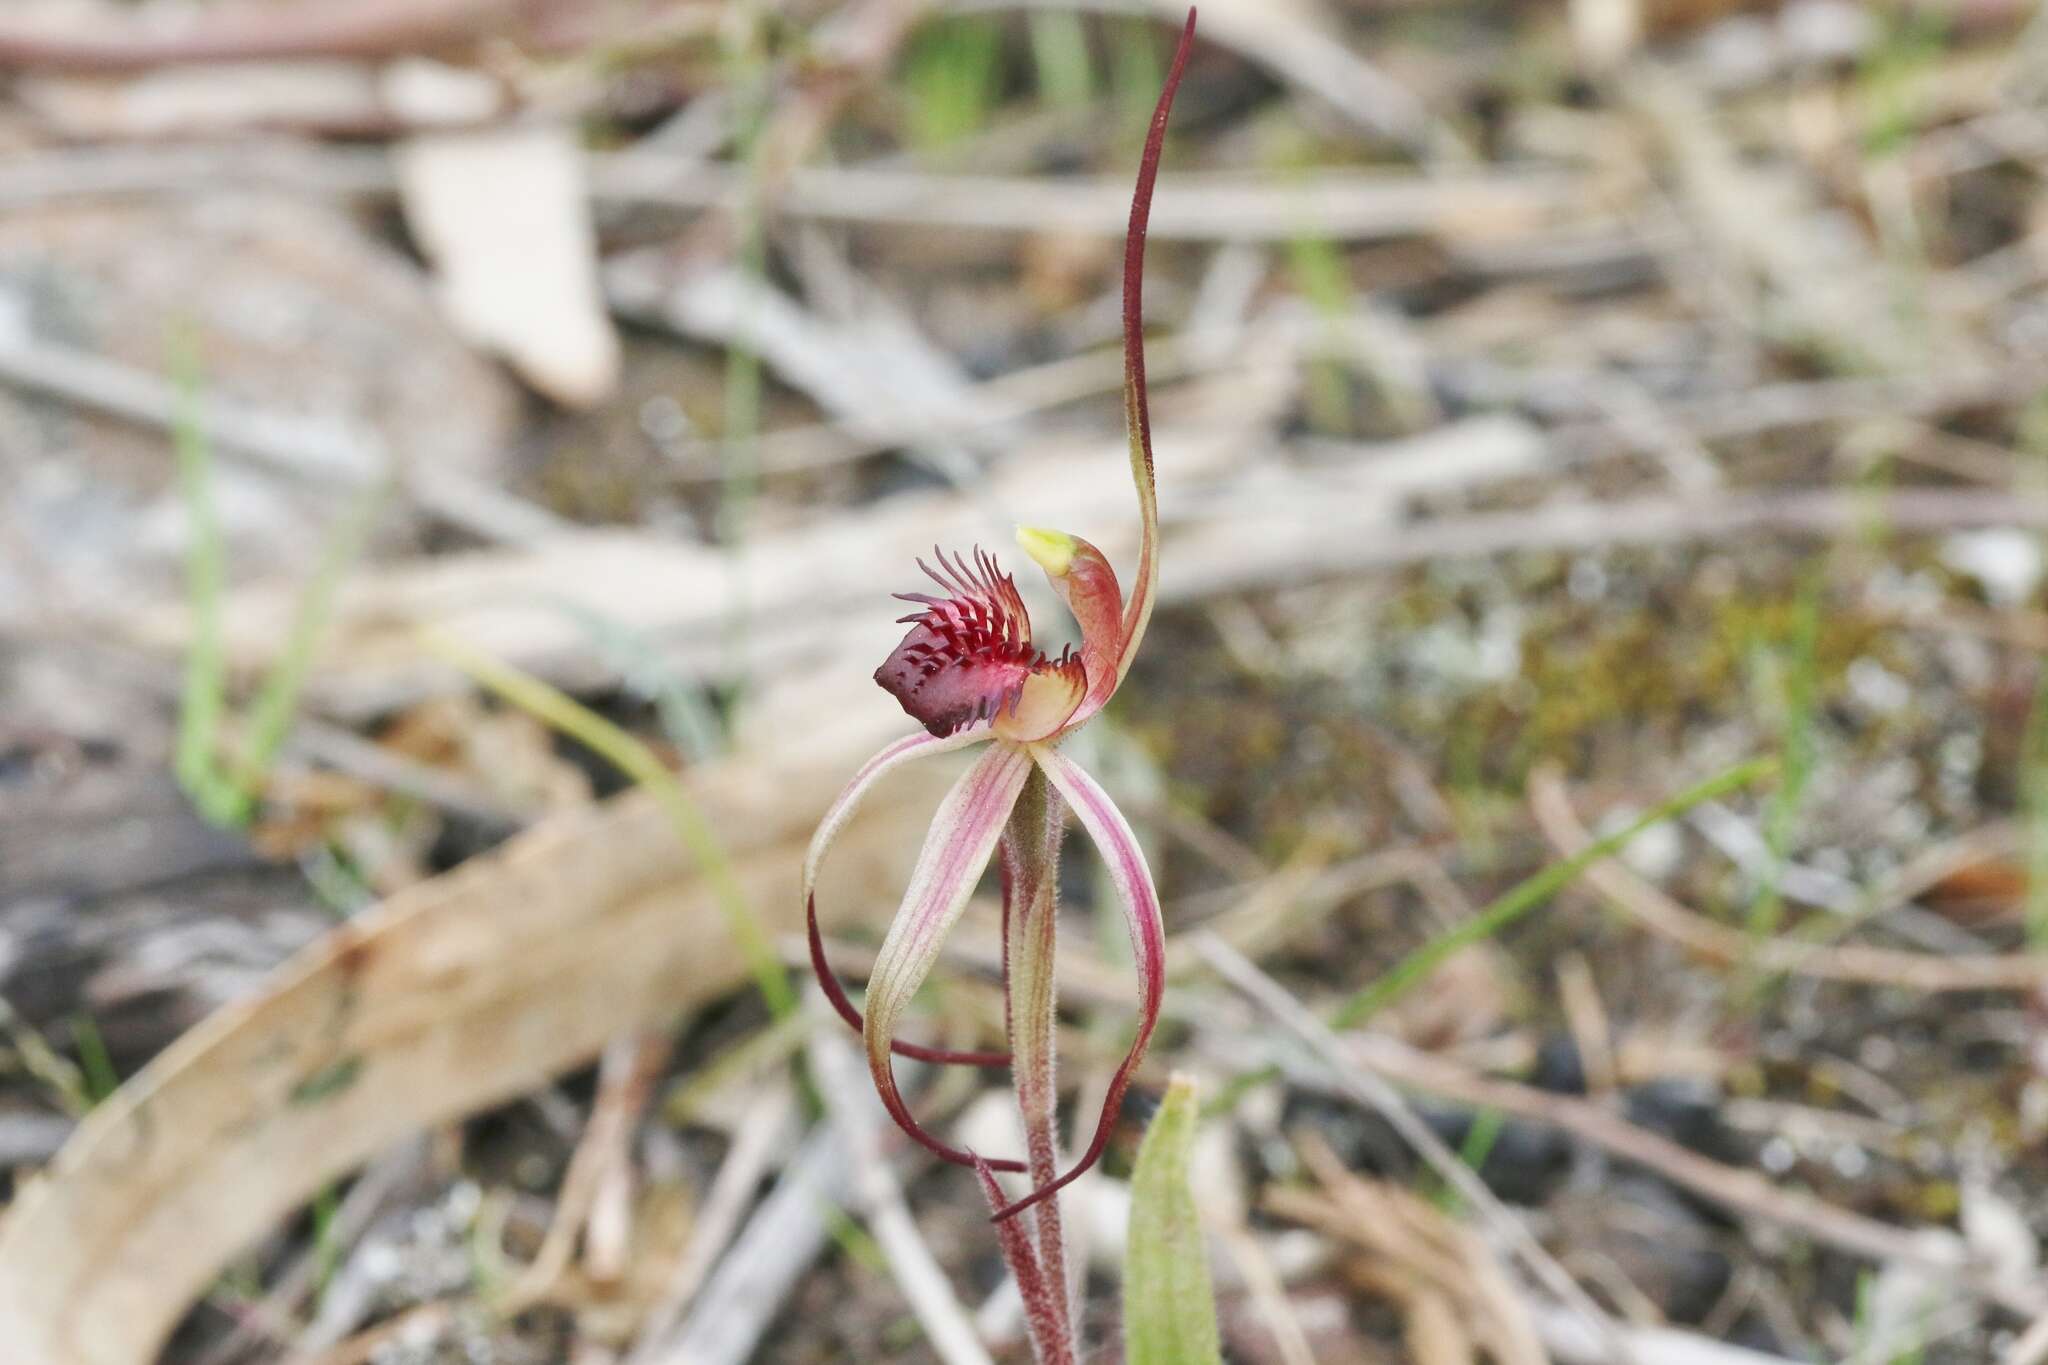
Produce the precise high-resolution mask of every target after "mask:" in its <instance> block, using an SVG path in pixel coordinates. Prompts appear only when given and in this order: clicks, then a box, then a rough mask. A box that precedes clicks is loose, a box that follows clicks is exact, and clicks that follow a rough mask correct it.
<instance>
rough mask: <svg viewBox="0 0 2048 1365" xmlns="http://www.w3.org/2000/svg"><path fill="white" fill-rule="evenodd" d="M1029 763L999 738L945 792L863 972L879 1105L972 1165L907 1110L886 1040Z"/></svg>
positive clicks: (933, 957) (975, 875)
mask: <svg viewBox="0 0 2048 1365" xmlns="http://www.w3.org/2000/svg"><path fill="white" fill-rule="evenodd" d="M1031 762H1032V760H1031V755H1030V754H1028V753H1026V752H1025V751H1024V750H1023V749H1022V748H1020V747H1018V746H1017V745H1014V744H1009V743H1005V742H1001V741H999V742H997V743H996V744H994V745H992V746H991V747H990V748H989V749H988V751H987V752H986V753H984V754H982V755H981V757H980V758H977V759H976V760H975V761H974V766H973V767H971V768H969V769H968V770H967V771H966V772H965V773H964V774H962V776H961V778H960V780H959V781H958V782H956V783H954V784H953V789H952V790H951V791H949V792H947V793H946V796H945V799H944V800H943V801H941V802H940V803H939V809H938V811H937V812H936V813H935V814H934V815H933V816H932V824H931V829H930V830H929V831H928V832H927V833H926V835H925V841H924V847H923V849H921V850H920V851H919V853H918V855H917V866H916V868H915V869H914V870H913V871H912V872H911V874H910V885H909V887H908V888H907V889H906V890H905V891H904V893H903V904H902V906H901V908H900V909H898V910H897V912H896V918H895V919H894V920H893V921H892V922H891V923H890V925H889V933H888V936H887V937H886V938H884V939H883V940H882V950H881V952H880V953H879V954H877V955H876V958H875V969H874V971H873V972H872V973H871V974H870V975H869V977H868V1009H867V1018H866V1020H865V1021H864V1024H863V1028H862V1030H861V1036H862V1037H863V1038H864V1039H865V1040H866V1043H867V1054H868V1070H869V1071H870V1072H871V1073H872V1074H873V1076H874V1079H875V1089H876V1091H877V1092H878V1093H879V1094H880V1096H881V1100H882V1105H883V1107H884V1108H886V1109H887V1110H888V1111H889V1114H890V1117H892V1118H894V1119H895V1120H896V1123H897V1125H898V1126H899V1127H901V1128H902V1129H903V1131H904V1132H905V1133H907V1134H908V1135H909V1136H910V1137H911V1138H913V1139H914V1140H916V1141H917V1142H918V1143H919V1144H920V1145H921V1146H923V1147H925V1148H926V1149H927V1150H929V1151H930V1152H932V1153H933V1154H934V1155H935V1156H938V1157H941V1158H942V1159H944V1160H946V1161H950V1162H953V1163H954V1164H956V1165H960V1166H972V1165H975V1164H976V1163H977V1162H978V1161H979V1160H980V1158H978V1157H976V1156H975V1155H974V1154H973V1153H972V1152H967V1151H963V1150H962V1149H960V1148H957V1147H953V1146H951V1145H949V1144H947V1143H945V1142H942V1141H941V1140H940V1139H939V1138H937V1137H936V1136H934V1135H933V1134H931V1133H930V1132H928V1131H926V1130H925V1128H924V1127H923V1126H922V1125H921V1124H919V1123H918V1121H917V1120H916V1118H915V1117H913V1116H912V1114H911V1112H910V1108H909V1106H908V1105H906V1104H905V1103H904V1101H903V1095H902V1092H901V1091H900V1090H899V1089H898V1088H897V1085H896V1072H895V1068H894V1067H893V1066H892V1065H891V1063H890V1045H891V1043H892V1042H893V1041H894V1039H895V1036H896V1026H897V1024H898V1023H899V1022H900V1021H901V1019H902V1017H903V1012H904V1010H905V1009H906V1008H907V1007H908V1006H909V1004H910V999H911V997H912V996H913V995H915V994H916V993H917V989H918V987H920V986H922V985H923V984H924V980H925V978H926V977H927V976H929V975H930V974H931V970H932V967H933V965H934V964H936V963H937V961H938V959H939V952H940V950H941V949H942V948H943V947H944V946H945V940H946V935H947V933H948V932H949V931H950V930H951V929H952V927H953V925H954V924H955V923H956V922H957V921H958V920H959V918H960V913H961V911H963V910H965V909H966V908H967V899H968V897H969V896H971V895H972V894H973V893H974V884H975V882H976V881H978V880H979V879H980V877H981V873H982V869H983V868H985V867H987V866H988V860H989V856H990V855H991V854H992V853H994V851H995V846H996V840H997V839H998V838H999V837H1000V836H1001V835H1002V832H1003V825H1004V824H1005V822H1007V821H1008V820H1009V818H1010V808H1011V807H1012V806H1014V805H1015V804H1016V802H1017V796H1018V793H1020V792H1022V791H1023V789H1024V780H1025V778H1026V777H1028V776H1029V775H1030V773H1031ZM988 1164H989V1165H991V1166H993V1167H995V1168H996V1169H997V1170H1022V1169H1024V1167H1023V1166H1022V1165H1021V1164H1019V1163H1015V1162H996V1161H992V1162H990V1163H988Z"/></svg>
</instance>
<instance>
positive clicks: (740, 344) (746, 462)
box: [716, 4, 770, 701]
mask: <svg viewBox="0 0 2048 1365" xmlns="http://www.w3.org/2000/svg"><path fill="white" fill-rule="evenodd" d="M741 8H742V12H741V13H740V14H739V16H738V20H737V22H736V23H734V24H732V25H731V26H730V28H729V32H730V33H731V35H732V40H731V42H730V43H729V45H728V46H727V48H726V53H725V68H726V76H727V81H728V84H729V86H730V88H731V90H732V91H733V120H734V124H735V128H736V145H737V153H738V156H739V159H740V162H741V164H742V166H743V167H744V168H745V174H744V176H743V177H742V182H741V192H740V201H739V204H738V206H737V207H736V208H735V209H734V210H733V231H734V234H735V236H736V237H737V239H738V251H737V257H738V261H739V271H740V277H741V279H742V281H743V282H744V283H745V284H747V285H750V286H751V285H754V284H757V283H759V282H760V281H761V280H762V278H763V277H764V276H765V275H766V273H767V239H766V237H765V236H764V235H763V232H762V227H761V183H762V174H763V165H762V157H763V154H764V151H765V145H764V139H763V138H762V136H761V134H762V131H763V129H764V127H765V126H766V123H767V117H768V102H769V93H770V92H769V73H768V58H767V54H766V53H765V52H764V51H763V49H762V40H761V23H762V15H761V12H760V6H759V5H758V4H747V5H744V6H742V7H741ZM751 298H752V291H751V290H746V291H743V293H742V302H741V304H740V311H741V316H740V318H739V323H738V326H736V327H735V328H734V329H733V337H732V340H731V341H730V342H729V343H728V344H727V346H726V352H725V394H724V413H723V420H722V423H721V426H720V432H719V435H720V440H719V452H720V453H719V458H720V461H721V475H722V477H721V478H720V480H719V486H718V510H717V513H716V524H717V530H718V539H719V543H720V544H721V545H722V546H724V548H725V551H726V556H727V559H728V562H729V563H730V565H731V569H732V580H731V581H732V593H731V600H730V601H729V602H728V603H727V612H726V624H725V637H726V643H727V647H728V648H729V649H730V651H731V654H732V672H731V677H732V684H731V697H732V699H733V700H735V701H737V699H738V698H739V697H740V696H741V695H743V694H744V693H745V691H746V687H747V678H748V670H747V667H746V657H747V627H748V624H749V621H750V619H751V614H750V613H749V611H748V610H747V602H748V583H747V577H746V572H745V570H746V544H747V537H748V534H749V533H750V531H751V529H752V525H753V512H754V502H755V499H756V497H757V496H758V494H759V491H760V483H761V471H760V449H759V440H760V433H761V394H762V382H761V356H760V353H759V352H758V351H757V350H755V349H754V344H753V342H752V341H751V340H750V339H749V338H750V336H751V335H752V323H753V318H752V313H753V311H754V308H753V305H752V303H751V302H748V301H747V300H750V299H751Z"/></svg>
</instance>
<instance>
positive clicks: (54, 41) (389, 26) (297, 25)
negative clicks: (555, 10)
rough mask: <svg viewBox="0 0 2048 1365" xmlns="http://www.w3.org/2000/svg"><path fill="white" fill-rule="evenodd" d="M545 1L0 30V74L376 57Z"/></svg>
mask: <svg viewBox="0 0 2048 1365" xmlns="http://www.w3.org/2000/svg"><path fill="white" fill-rule="evenodd" d="M548 2H549V0H355V3H353V4H348V5H336V4H332V3H329V0H304V2H303V3H300V4H296V5H287V6H278V5H260V6H259V5H238V6H233V7H230V6H226V5H223V6H220V7H219V8H216V9H209V10H202V11H200V14H201V17H200V18H199V19H197V20H196V21H194V22H193V23H192V24H190V25H189V26H188V27H187V29H186V31H185V32H183V33H164V32H153V31H150V30H149V29H147V28H145V27H144V26H143V25H142V24H141V23H118V24H113V25H109V24H107V23H106V22H105V19H104V17H101V18H99V19H96V20H95V21H94V22H92V23H91V24H90V25H86V24H68V25H64V26H63V27H61V28H60V27H59V26H57V25H55V24H51V23H48V22H43V23H23V22H21V21H19V20H15V21H11V22H8V23H0V67H23V68H27V69H30V70H33V71H35V72H37V73H39V74H49V73H52V72H57V71H73V72H117V71H142V70H147V69H148V68H150V67H156V66H168V65H173V64H177V63H186V62H241V61H269V60H276V59H280V58H290V57H382V56H392V55H396V54H398V53H403V52H410V51H414V50H416V49H419V48H423V47H435V46H439V45H442V44H445V43H450V42H455V41H458V40H461V39H464V38H471V37H475V36H478V35H479V34H481V33H483V32H484V31H486V30H488V29H491V28H495V27H497V26H499V25H501V24H504V23H506V22H509V21H510V20H511V19H513V18H514V17H516V16H517V15H518V14H519V13H520V12H521V11H522V10H528V9H538V8H539V7H540V6H541V5H542V4H544V3H548Z"/></svg>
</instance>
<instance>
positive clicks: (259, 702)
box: [229, 485, 385, 824]
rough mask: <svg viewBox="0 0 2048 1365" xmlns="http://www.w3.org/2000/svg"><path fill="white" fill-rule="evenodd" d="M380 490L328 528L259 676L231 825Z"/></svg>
mask: <svg viewBox="0 0 2048 1365" xmlns="http://www.w3.org/2000/svg"><path fill="white" fill-rule="evenodd" d="M384 493H385V490H384V488H383V487H382V486H381V485H380V486H374V487H371V488H366V489H364V490H363V491H362V492H361V493H359V494H357V495H356V497H355V499H354V500H353V501H352V502H351V503H350V505H349V508H348V510H347V512H346V513H344V514H343V516H342V519H341V521H340V522H339V523H338V524H337V525H336V526H335V528H334V530H333V531H332V532H331V533H329V535H328V537H327V544H326V546H325V548H324V549H323V550H322V552H321V555H320V563H319V565H318V567H317V568H315V570H314V572H313V577H312V579H311V580H310V581H308V582H307V584H306V587H305V589H304V591H302V592H301V593H300V594H299V600H298V604H297V608H296V610H295V611H294V612H293V614H292V626H291V634H290V635H289V636H288V637H286V641H285V649H284V653H283V654H282V655H281V656H279V658H278V661H277V664H276V666H275V667H273V668H272V669H271V670H270V672H269V673H268V674H266V675H265V676H264V679H263V686H262V688H261V690H259V691H258V692H257V694H256V700H255V702H254V703H253V704H252V705H251V707H250V710H249V720H248V729H247V733H246V734H245V736H244V737H243V740H242V745H241V755H240V758H239V759H238V761H237V762H236V764H235V768H234V776H233V779H232V782H231V787H232V794H231V796H230V798H229V799H230V802H231V804H230V807H229V810H230V814H231V818H232V820H233V822H234V823H236V824H242V823H245V822H246V821H247V820H248V818H249V815H250V812H251V811H252V810H253V808H254V806H255V803H256V794H257V793H258V792H259V791H261V790H262V788H263V784H264V782H265V780H266V779H267V778H268V776H269V773H270V765H271V763H272V761H273V760H275V759H276V757H277V751H278V749H279V747H280V746H282V745H283V743H284V738H285V735H286V734H287V733H289V732H290V730H291V724H292V717H293V715H294V714H295V713H296V712H297V710H298V706H299V693H300V692H301V691H302V690H303V689H304V687H305V684H306V676H307V674H308V673H309V672H310V671H311V670H312V666H313V654H314V651H315V649H316V648H317V647H318V646H319V643H320V637H321V635H322V634H324V633H325V632H326V629H327V622H328V620H329V618H330V617H331V616H332V615H333V611H334V595H335V593H336V592H337V591H338V590H339V589H340V587H341V580H342V579H343V578H344V577H346V576H347V574H348V571H349V569H350V568H352V567H353V566H354V565H355V562H356V560H357V558H358V557H359V556H360V555H361V554H362V550H363V544H364V542H365V541H366V540H368V538H369V534H370V528H371V526H372V525H373V524H375V522H376V519H377V512H378V509H379V508H380V507H381V506H382V505H383V501H384Z"/></svg>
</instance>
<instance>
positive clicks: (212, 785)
mask: <svg viewBox="0 0 2048 1365" xmlns="http://www.w3.org/2000/svg"><path fill="white" fill-rule="evenodd" d="M173 364H174V370H175V376H176V381H177V390H178V401H177V408H176V411H175V413H174V414H173V418H172V422H171V444H172V447H173V449H174V450H175V451H176V454H177V461H178V484H179V488H180V490H181V491H182V492H183V494H184V498H185V515H186V519H187V521H188V522H189V525H190V536H191V541H190V544H189V545H188V547H187V549H186V552H185V593H186V597H187V599H188V601H189V603H190V605H191V611H192V642H191V644H190V645H189V646H188V647H187V649H186V651H185V681H184V686H183V688H182V690H181V692H180V694H179V698H178V740H177V753H176V757H175V760H174V770H175V772H176V773H177V777H178V782H179V785H181V786H182V787H184V789H185V790H186V792H187V793H189V794H190V795H191V797H192V800H193V803H194V804H195V805H197V806H198V807H199V810H200V813H201V814H202V815H204V816H205V817H206V818H207V819H209V820H211V821H214V822H215V823H227V821H228V819H229V818H230V814H231V811H232V808H233V795H232V791H231V789H230V788H229V787H228V786H227V784H226V783H225V782H224V781H223V780H222V778H221V775H220V772H219V769H218V767H217V765H216V762H215V758H216V755H217V753H218V745H219V743H220V731H221V717H222V715H223V713H224V712H225V710H226V706H227V663H226V658H225V654H224V653H223V650H222V647H221V623H220V616H221V598H222V596H223V594H224V593H225V591H226V582H227V555H226V552H225V550H224V549H223V548H222V544H221V534H220V517H219V514H218V511H217V510H216V508H215V506H214V500H213V452H212V448H211V447H210V446H209V444H208V443H207V439H206V432H205V429H204V427H203V425H202V423H201V420H200V411H199V366H198V362H197V360H196V359H195V358H194V356H193V353H192V350H191V348H190V346H189V345H180V346H178V347H177V348H176V349H175V352H174V356H173Z"/></svg>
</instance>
